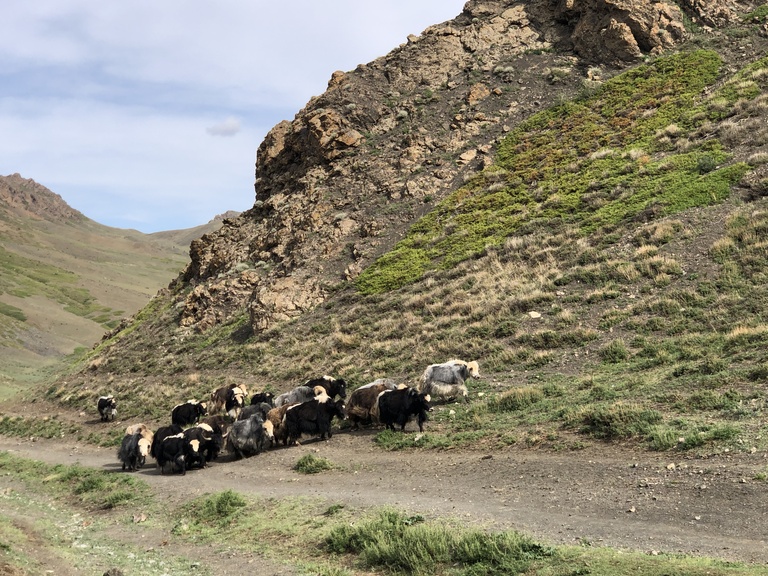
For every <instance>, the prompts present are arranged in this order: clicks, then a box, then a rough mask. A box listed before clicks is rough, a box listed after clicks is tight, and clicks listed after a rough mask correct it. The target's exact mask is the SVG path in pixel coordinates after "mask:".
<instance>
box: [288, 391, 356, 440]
mask: <svg viewBox="0 0 768 576" xmlns="http://www.w3.org/2000/svg"><path fill="white" fill-rule="evenodd" d="M334 416H336V417H337V418H339V419H340V420H343V419H344V418H345V412H344V401H343V400H337V401H336V402H334V401H333V400H331V399H330V398H329V397H328V396H327V395H323V396H321V397H319V398H316V399H314V400H309V401H308V402H303V403H302V404H297V405H296V406H291V407H290V408H288V409H287V410H286V412H285V416H284V417H283V426H285V433H286V434H287V435H288V444H296V443H297V441H298V440H299V438H301V435H302V434H314V435H319V436H320V438H321V439H323V440H324V439H325V438H326V437H327V438H330V437H331V436H332V433H331V420H333V417H334Z"/></svg>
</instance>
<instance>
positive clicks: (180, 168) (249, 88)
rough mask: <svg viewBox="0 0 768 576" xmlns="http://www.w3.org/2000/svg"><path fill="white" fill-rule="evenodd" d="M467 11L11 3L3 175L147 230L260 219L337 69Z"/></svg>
mask: <svg viewBox="0 0 768 576" xmlns="http://www.w3.org/2000/svg"><path fill="white" fill-rule="evenodd" d="M463 3H464V0H420V1H419V2H412V1H411V2H409V1H407V0H381V1H380V2H376V3H362V2H359V0H326V2H322V3H320V2H313V1H310V0H284V1H283V2H267V1H266V0H229V1H227V2H222V3H210V2H201V1H199V0H198V1H195V0H192V1H191V2H190V1H189V0H166V1H165V2H150V1H149V0H136V1H135V2H131V3H114V2H102V1H99V0H67V2H61V0H35V2H13V3H10V4H9V6H5V7H4V10H3V18H2V19H0V134H2V136H3V137H2V138H0V174H11V173H14V172H19V173H21V174H22V176H24V177H26V178H33V179H35V180H37V181H38V182H40V183H42V184H44V185H46V186H48V187H49V188H51V189H52V190H53V191H54V192H56V193H58V194H61V195H62V196H63V197H64V199H65V200H66V201H67V202H69V203H70V204H72V205H73V206H74V207H75V208H77V209H78V210H80V211H82V212H83V213H85V214H86V215H87V216H89V217H91V218H94V219H96V220H98V221H99V222H102V223H104V224H108V225H112V226H121V227H135V228H138V229H140V230H142V231H147V232H149V231H155V230H161V229H170V228H183V227H188V226H194V225H197V224H201V223H204V222H207V221H208V220H210V219H211V218H212V217H213V216H215V215H216V214H219V213H222V212H224V211H226V210H230V209H234V210H243V209H246V208H248V207H250V206H251V205H252V203H253V179H254V160H255V153H256V149H257V147H258V145H259V143H260V142H261V140H262V139H263V137H264V135H266V133H267V131H268V130H269V129H270V128H272V126H274V125H275V124H276V123H277V122H279V121H280V120H283V119H291V118H293V116H294V115H295V113H296V112H297V111H298V110H299V109H300V108H302V107H303V106H304V105H305V104H306V102H307V101H308V100H309V98H310V97H312V96H314V95H318V94H320V93H322V92H323V91H324V90H325V87H326V85H327V82H328V79H329V78H330V76H331V74H332V73H333V71H335V70H351V69H353V68H355V67H356V66H357V64H360V63H364V62H368V61H370V60H373V59H375V58H377V57H379V56H383V55H384V54H386V53H387V52H388V51H389V50H391V49H393V48H395V47H396V46H397V45H398V44H400V43H402V42H404V41H405V40H406V37H407V35H408V34H411V33H416V34H418V33H420V32H421V31H423V29H424V28H426V27H427V26H429V25H431V24H435V23H438V22H441V21H444V20H447V19H449V18H452V17H454V16H456V15H457V14H458V13H459V12H460V11H461V8H462V6H463ZM211 136H223V137H222V138H211ZM224 136H228V137H224Z"/></svg>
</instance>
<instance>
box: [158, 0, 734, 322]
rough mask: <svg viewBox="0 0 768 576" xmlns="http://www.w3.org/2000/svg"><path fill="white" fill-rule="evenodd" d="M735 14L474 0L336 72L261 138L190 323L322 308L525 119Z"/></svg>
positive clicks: (693, 7) (694, 5) (184, 280)
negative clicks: (250, 186)
mask: <svg viewBox="0 0 768 576" xmlns="http://www.w3.org/2000/svg"><path fill="white" fill-rule="evenodd" d="M742 4H745V3H742ZM735 8H736V6H735V3H733V2H728V1H725V0H683V1H681V2H679V3H671V2H649V1H647V0H646V1H640V0H534V1H528V2H510V1H501V0H472V1H470V2H468V3H467V4H466V6H465V7H464V10H463V11H462V13H461V14H460V15H459V16H457V17H456V18H455V19H454V20H451V21H449V22H445V23H443V24H438V25H435V26H432V27H430V28H428V29H427V30H425V31H424V32H423V33H422V34H421V35H420V36H410V37H408V39H407V42H405V43H404V44H402V45H400V46H399V47H397V48H395V49H394V50H393V51H392V52H390V53H389V54H388V55H386V56H384V57H382V58H379V59H377V60H375V61H373V62H371V63H368V64H363V65H360V66H358V67H357V68H356V69H355V70H353V71H350V72H336V73H334V74H333V75H332V77H331V78H330V80H329V83H328V89H327V91H326V92H325V93H324V94H322V95H321V96H319V97H316V98H313V99H312V100H311V101H310V102H309V103H308V104H307V105H306V107H305V108H304V109H302V110H301V111H299V112H298V113H297V114H296V116H295V118H294V119H293V120H292V121H284V122H281V123H279V124H278V125H277V126H275V127H274V128H273V129H272V130H271V132H270V133H269V134H268V135H267V137H266V138H265V140H264V142H263V143H262V144H261V146H260V147H259V149H258V154H257V161H256V175H255V176H256V181H255V191H256V199H255V203H254V206H253V208H251V209H250V210H248V211H246V212H244V213H243V214H241V215H240V216H239V217H236V218H231V219H228V220H226V221H225V223H224V225H223V226H222V227H221V229H220V230H218V231H217V232H214V233H211V234H208V235H205V236H204V237H202V238H200V239H199V240H197V241H195V242H193V243H192V246H191V260H192V261H191V264H190V265H189V267H188V268H187V269H186V270H185V271H184V273H183V274H182V275H181V276H180V277H179V278H178V279H177V280H176V281H175V283H174V284H173V285H172V288H173V290H172V293H173V294H175V296H174V297H175V298H176V299H178V302H177V306H178V307H179V308H180V309H182V314H181V325H182V326H185V327H189V328H194V329H196V330H199V331H205V330H207V329H209V328H210V327H212V326H214V325H216V324H217V323H220V322H222V321H225V320H227V319H228V318H230V317H232V316H233V315H234V314H237V313H240V312H241V311H242V310H243V309H244V307H247V309H248V311H249V313H250V319H251V325H252V328H253V330H255V331H257V332H258V331H262V330H264V329H266V328H268V327H270V326H271V325H274V324H275V323H279V322H280V321H282V320H285V319H287V318H290V317H292V316H295V315H297V314H301V313H302V312H303V311H305V310H308V309H311V308H312V307H315V306H317V305H318V304H320V303H322V302H323V301H324V300H325V299H326V298H327V296H328V294H329V293H330V291H331V290H332V289H333V287H334V285H337V284H338V283H340V282H345V281H349V280H352V279H354V278H355V277H356V276H357V275H358V274H359V273H360V271H361V270H363V269H364V267H365V266H367V265H368V264H370V263H371V262H372V261H373V260H374V259H375V258H376V257H377V256H379V255H380V254H381V253H382V252H383V251H384V250H385V249H386V248H387V247H389V246H391V245H392V244H393V243H394V242H396V241H397V239H398V238H399V237H400V236H401V235H402V234H403V232H404V231H405V230H406V229H407V227H408V226H409V225H410V224H411V223H413V222H414V221H415V219H417V218H418V217H419V216H420V215H422V214H423V213H425V212H426V211H428V210H429V209H430V207H431V206H433V205H434V204H435V203H436V202H438V201H439V200H441V199H442V198H444V197H445V196H446V195H447V194H449V193H450V192H452V191H453V190H455V189H456V188H457V187H458V186H460V185H461V184H462V183H463V182H464V178H465V176H466V175H471V174H472V173H475V172H477V171H478V170H481V169H482V168H483V167H484V166H486V165H487V164H489V163H490V162H491V160H492V158H491V152H492V150H493V144H494V143H495V142H496V141H497V140H498V139H499V138H500V137H501V136H503V135H504V134H505V132H507V131H509V130H510V128H511V127H512V126H514V125H515V124H516V123H518V122H519V121H520V120H521V119H523V118H525V117H526V116H528V115H529V114H531V113H532V112H535V111H537V110H539V109H541V108H542V107H544V106H547V105H549V104H551V103H552V102H553V101H554V100H555V99H556V98H559V97H563V96H569V95H573V94H575V93H576V92H577V91H578V90H581V89H583V88H584V87H585V86H586V87H589V86H590V85H592V84H594V83H597V82H600V80H601V79H604V78H606V77H608V76H610V75H612V74H614V73H615V72H616V71H617V70H619V69H621V68H622V67H625V66H627V65H630V64H633V63H635V62H637V61H638V60H640V59H642V58H645V57H647V56H648V55H653V54H655V53H658V52H660V51H663V50H667V49H670V48H672V47H674V46H675V45H676V44H677V43H679V42H681V41H682V40H684V39H685V38H686V36H687V33H686V28H685V26H684V22H685V21H686V20H688V21H690V22H692V23H694V25H697V26H703V27H717V26H719V25H722V24H724V23H726V22H728V21H730V20H732V19H733V18H735ZM742 8H743V6H742Z"/></svg>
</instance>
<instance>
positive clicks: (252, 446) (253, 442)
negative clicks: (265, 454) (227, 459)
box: [227, 414, 271, 458]
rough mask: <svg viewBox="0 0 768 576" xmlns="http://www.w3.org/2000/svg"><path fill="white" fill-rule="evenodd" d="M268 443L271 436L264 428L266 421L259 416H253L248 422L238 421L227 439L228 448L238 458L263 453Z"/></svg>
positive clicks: (233, 425)
mask: <svg viewBox="0 0 768 576" xmlns="http://www.w3.org/2000/svg"><path fill="white" fill-rule="evenodd" d="M270 428H271V427H270ZM268 442H269V435H268V432H267V430H266V429H265V427H264V420H262V418H261V416H260V415H259V414H253V415H252V416H251V417H250V418H248V419H247V420H238V421H236V422H235V423H234V424H232V428H231V429H230V431H229V436H228V437H227V448H229V450H230V451H232V452H234V453H235V455H236V456H237V457H238V458H247V457H250V456H254V455H256V454H259V453H260V452H262V451H263V450H264V449H265V448H266V447H267V443H268Z"/></svg>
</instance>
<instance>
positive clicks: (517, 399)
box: [488, 387, 544, 412]
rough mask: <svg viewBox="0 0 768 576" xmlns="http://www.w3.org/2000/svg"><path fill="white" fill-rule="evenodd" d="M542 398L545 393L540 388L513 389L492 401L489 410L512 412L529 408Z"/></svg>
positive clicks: (489, 403)
mask: <svg viewBox="0 0 768 576" xmlns="http://www.w3.org/2000/svg"><path fill="white" fill-rule="evenodd" d="M542 398H544V393H543V392H542V391H541V390H539V389H538V388H530V387H526V388H513V389H512V390H507V391H506V392H503V393H502V394H500V395H499V396H497V397H495V398H493V399H491V400H490V401H489V402H488V408H489V410H491V411H493V412H512V411H514V410H522V409H524V408H527V407H528V406H530V405H532V404H535V403H536V402H538V401H539V400H541V399H542Z"/></svg>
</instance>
